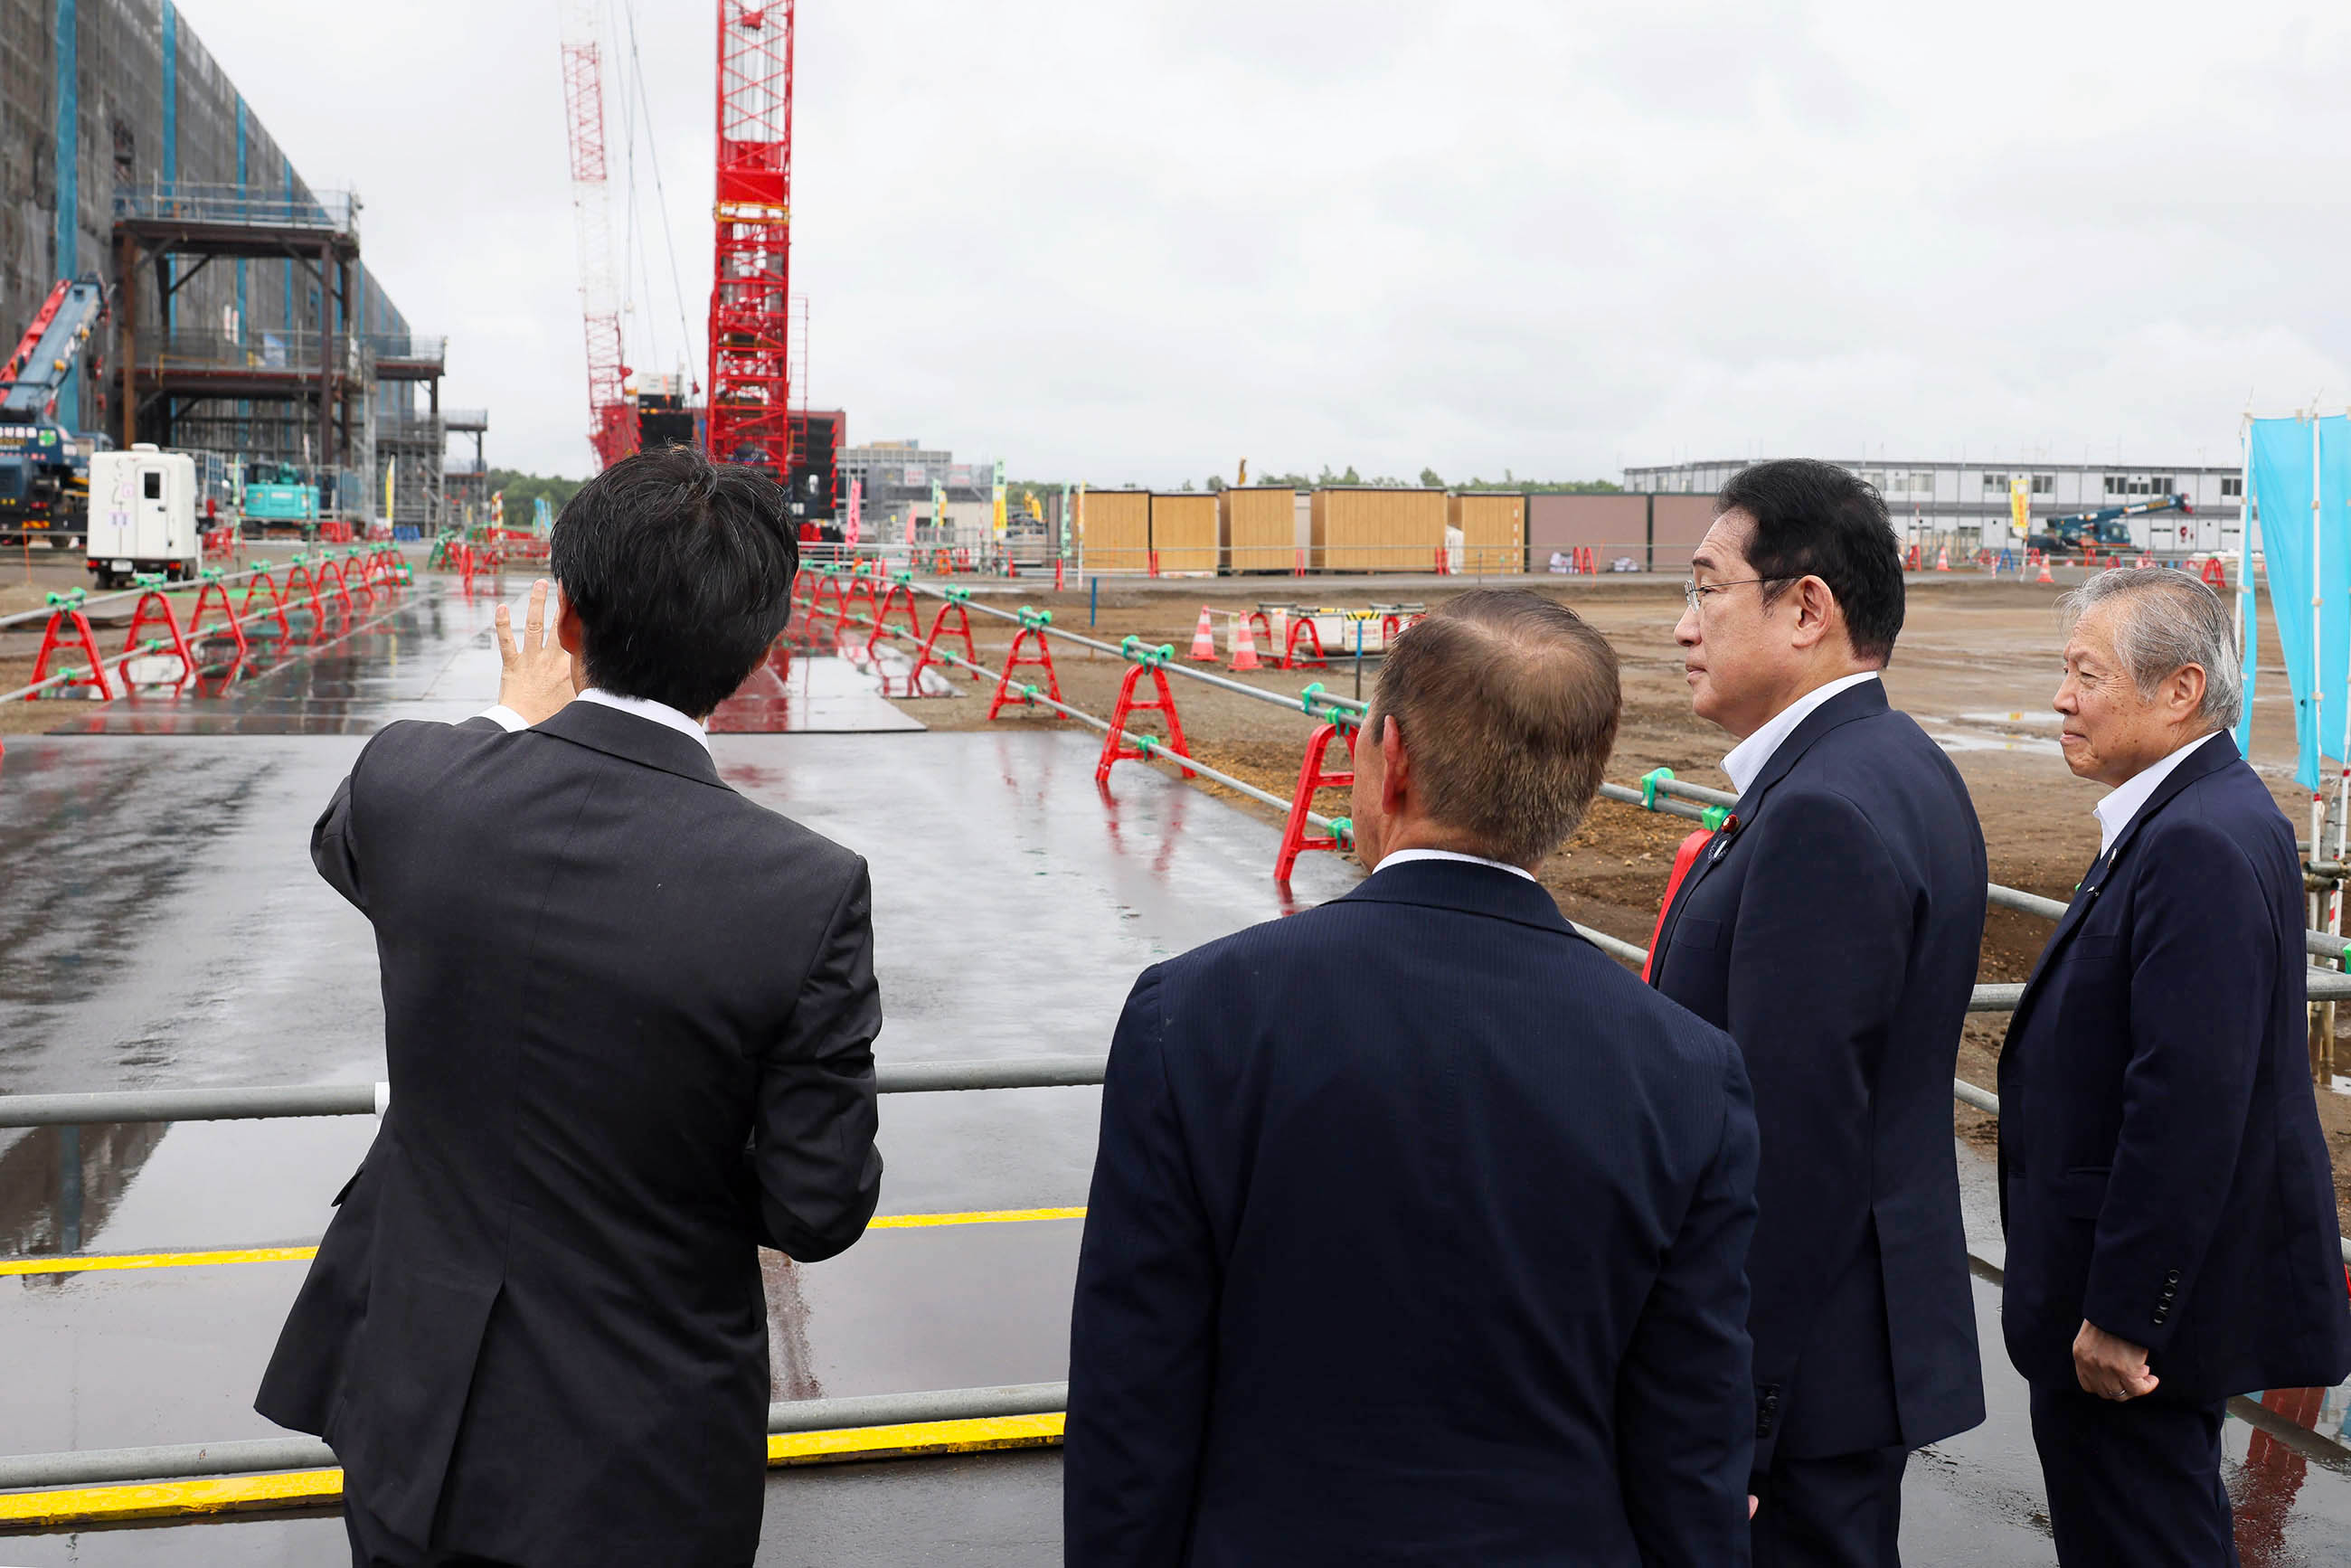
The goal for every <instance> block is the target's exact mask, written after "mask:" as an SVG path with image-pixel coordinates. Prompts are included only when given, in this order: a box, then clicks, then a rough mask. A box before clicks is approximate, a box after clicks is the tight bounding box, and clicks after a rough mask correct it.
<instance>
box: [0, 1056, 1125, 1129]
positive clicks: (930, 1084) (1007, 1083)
mask: <svg viewBox="0 0 2351 1568" xmlns="http://www.w3.org/2000/svg"><path fill="white" fill-rule="evenodd" d="M1107 1060H1108V1059H1107V1058H1104V1057H1100V1056H1008V1057H1000V1058H997V1059H995V1060H992V1061H991V1060H982V1061H910V1062H888V1063H884V1064H882V1065H880V1066H878V1067H877V1068H875V1070H874V1078H875V1080H876V1084H875V1086H876V1088H878V1089H879V1090H880V1092H883V1093H884V1094H927V1093H943V1092H956V1091H962V1090H977V1089H1065V1088H1074V1087H1080V1086H1082V1085H1086V1084H1093V1083H1100V1082H1102V1064H1103V1063H1104V1061H1107ZM388 1092H389V1085H386V1084H381V1083H304V1084H291V1085H276V1086H269V1087H264V1088H237V1089H226V1088H223V1089H121V1090H112V1091H109V1092H102V1093H97V1094H0V1128H7V1127H52V1126H65V1127H74V1126H91V1125H95V1124H99V1123H102V1122H242V1121H265V1120H276V1119H278V1118H280V1117H287V1116H372V1115H374V1114H375V1113H376V1112H377V1111H378V1110H379V1109H380V1108H381V1104H380V1102H381V1099H382V1098H383V1096H384V1095H385V1094H387V1093H388Z"/></svg>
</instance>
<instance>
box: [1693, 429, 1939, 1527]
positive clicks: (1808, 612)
mask: <svg viewBox="0 0 2351 1568" xmlns="http://www.w3.org/2000/svg"><path fill="white" fill-rule="evenodd" d="M1715 511H1716V517H1715V521H1714V526H1713V527H1712V528H1710V529H1708V532H1707V536H1706V538H1705V540H1704V542H1703V543H1701V544H1700V545H1699V546H1698V549H1697V550H1696V551H1695V552H1694V553H1693V555H1692V556H1691V559H1690V575H1691V582H1690V586H1689V588H1688V589H1687V598H1688V601H1689V602H1688V607H1687V612H1685V613H1684V614H1683V616H1682V619H1681V623H1680V625H1679V626H1677V628H1676V629H1675V636H1676V638H1677V640H1678V641H1679V642H1680V643H1681V645H1682V648H1683V650H1684V663H1685V664H1686V666H1687V674H1688V680H1689V685H1690V695H1691V702H1692V706H1694V707H1695V708H1696V709H1697V712H1698V716H1699V717H1701V718H1706V719H1710V720H1712V721H1713V722H1714V723H1716V724H1719V725H1720V726H1721V727H1723V728H1724V729H1725V730H1727V731H1729V733H1730V734H1731V735H1733V736H1735V737H1738V738H1739V745H1738V746H1737V747H1735V748H1733V749H1732V751H1731V752H1730V754H1729V756H1728V757H1726V758H1723V763H1722V766H1723V771H1725V772H1726V773H1728V774H1729V775H1730V779H1731V782H1732V784H1733V785H1734V786H1736V788H1737V789H1738V791H1739V804H1738V806H1737V808H1736V814H1735V816H1733V817H1732V819H1731V820H1730V821H1728V822H1726V823H1725V824H1724V825H1723V827H1722V829H1721V830H1720V831H1719V832H1718V833H1717V834H1716V835H1715V837H1714V840H1713V841H1712V842H1711V843H1710V844H1708V846H1707V847H1706V848H1705V849H1704V850H1703V851H1702V852H1700V854H1699V855H1698V859H1697V861H1696V862H1695V863H1694V864H1693V866H1692V868H1691V870H1690V871H1689V873H1687V876H1686V877H1685V879H1684V880H1683V882H1682V884H1681V886H1680V888H1679V889H1678V890H1677V893H1676V894H1675V895H1674V896H1673V899H1672V903H1671V904H1670V906H1669V907H1668V908H1667V911H1666V913H1665V917H1664V919H1663V921H1662V923H1661V925H1660V927H1659V936H1658V940H1657V943H1656V952H1655V953H1654V954H1653V955H1652V956H1651V960H1650V974H1651V975H1652V977H1654V979H1655V981H1656V986H1657V988H1658V989H1660V990H1662V991H1664V992H1665V994H1666V995H1667V996H1669V997H1671V998H1674V999H1675V1000H1676V1001H1677V1002H1680V1003H1681V1004H1682V1005H1683V1006H1685V1007H1687V1008H1688V1009H1691V1010H1692V1011H1693V1012H1696V1013H1697V1014H1698V1016H1699V1017H1700V1018H1703V1019H1706V1020H1707V1021H1708V1022H1709V1023H1712V1024H1715V1025H1717V1026H1719V1027H1720V1028H1722V1029H1725V1030H1729V1032H1730V1037H1731V1038H1732V1039H1733V1040H1737V1041H1738V1042H1739V1048H1740V1051H1741V1052H1742V1053H1743V1055H1744V1056H1745V1058H1746V1061H1747V1071H1748V1074H1749V1076H1750V1078H1751V1079H1752V1080H1753V1082H1754V1084H1755V1113H1756V1119H1757V1122H1758V1124H1760V1126H1761V1131H1762V1138H1763V1161H1762V1172H1761V1177H1760V1178H1759V1181H1758V1184H1757V1200H1758V1202H1759V1204H1760V1205H1761V1217H1760V1218H1758V1220H1757V1222H1756V1230H1755V1245H1754V1249H1753V1252H1752V1254H1751V1256H1750V1260H1749V1262H1748V1269H1747V1275H1748V1282H1749V1284H1750V1287H1751V1288H1752V1290H1753V1291H1754V1302H1753V1305H1752V1306H1751V1307H1750V1309H1749V1312H1748V1326H1749V1329H1750V1332H1751V1333H1753V1335H1754V1340H1755V1391H1754V1397H1755V1439H1756V1440H1755V1470H1756V1477H1755V1490H1756V1492H1757V1494H1758V1496H1759V1497H1760V1498H1761V1508H1760V1510H1759V1511H1758V1512H1757V1514H1756V1516H1755V1527H1754V1540H1755V1562H1756V1563H1757V1565H1758V1568H1782V1565H1787V1564H1805V1565H1813V1564H1818V1565H1821V1568H1832V1565H1834V1568H1891V1565H1893V1564H1896V1563H1898V1562H1899V1560H1900V1559H1899V1553H1898V1548H1897V1538H1898V1533H1899V1530H1900V1525H1901V1504H1902V1474H1903V1470H1904V1468H1905V1466H1906V1464H1907V1460H1908V1457H1909V1453H1910V1450H1911V1449H1913V1448H1918V1447H1920V1446H1922V1445H1924V1444H1927V1443H1931V1442H1933V1441H1935V1440H1936V1439H1937V1438H1939V1437H1949V1436H1950V1435H1951V1434H1953V1433H1955V1432H1960V1431H1964V1430H1966V1429H1967V1428H1968V1427H1972V1426H1974V1425H1976V1424H1977V1423H1978V1422H1980V1421H1981V1420H1982V1419H1983V1383H1982V1367H1981V1364H1980V1361H1979V1359H1978V1353H1977V1349H1976V1331H1975V1309H1974V1304H1973V1301H1972V1300H1971V1297H1970V1287H1969V1283H1968V1270H1967V1238H1966V1235H1965V1232H1964V1230H1963V1228H1962V1227H1961V1223H1960V1217H1959V1173H1958V1168H1957V1165H1956V1161H1955V1156H1954V1151H1953V1147H1952V1140H1951V1071H1952V1067H1953V1064H1954V1062H1955V1061H1956V1060H1957V1058H1958V1055H1959V1028H1960V1025H1961V1024H1962V1023H1963V1022H1964V1021H1965V1015H1966V1011H1967V1005H1968V998H1969V994H1970V991H1971V989H1972V988H1973V987H1974V984H1975V975H1976V961H1977V955H1978V951H1979V947H1980V943H1981V940H1982V936H1983V915H1984V847H1983V834H1982V831H1980V829H1979V828H1978V826H1977V824H1976V815H1975V810H1974V808H1973V806H1972V805H1970V802H1969V800H1968V792H1967V789H1966V786H1964V785H1963V784H1962V783H1961V782H1960V781H1959V773H1958V771H1957V770H1956V769H1955V768H1952V766H1951V764H1950V761H1949V758H1946V757H1945V756H1944V755H1943V753H1942V751H1941V750H1940V749H1939V748H1938V747H1937V746H1936V745H1935V743H1934V742H1933V741H1931V740H1929V739H1928V738H1927V736H1926V734H1925V733H1924V732H1923V731H1922V730H1920V729H1919V727H1917V724H1915V723H1913V722H1912V721H1911V719H1910V718H1909V716H1907V715H1906V714H1902V713H1898V712H1896V711H1895V710H1894V709H1892V708H1890V707H1888V706H1886V690H1885V686H1884V685H1883V684H1882V683H1881V682H1880V680H1879V678H1878V672H1879V671H1880V670H1882V669H1884V668H1885V666H1886V663H1887V661H1888V660H1890V659H1891V658H1892V657H1893V653H1894V641H1895V638H1896V635H1897V634H1898V633H1899V632H1901V630H1902V612H1903V586H1902V560H1901V556H1900V553H1899V552H1898V550H1897V549H1896V545H1895V540H1894V534H1893V530H1892V529H1891V528H1889V527H1888V526H1887V522H1886V507H1885V503H1884V502H1883V501H1881V500H1880V499H1879V498H1878V496H1877V493H1876V491H1875V490H1874V489H1872V488H1870V487H1869V486H1867V485H1865V484H1864V483H1862V481H1861V480H1859V479H1858V478H1856V477H1855V476H1853V475H1852V474H1850V473H1848V472H1846V471H1845V470H1844V469H1842V468H1839V467H1836V466H1834V465H1831V464H1826V463H1814V462H1809V461H1803V460H1793V461H1786V462H1774V463H1759V464H1756V465H1753V466H1751V467H1749V468H1746V469H1743V470H1741V471H1740V473H1739V474H1737V475H1736V476H1733V477H1732V479H1731V481H1730V483H1729V485H1728V486H1725V487H1724V489H1723V491H1722V493H1721V495H1720V496H1719V497H1717V499H1716V504H1715Z"/></svg>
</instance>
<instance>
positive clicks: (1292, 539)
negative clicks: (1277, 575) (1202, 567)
mask: <svg viewBox="0 0 2351 1568" xmlns="http://www.w3.org/2000/svg"><path fill="white" fill-rule="evenodd" d="M1297 517H1298V492H1297V491H1295V490H1285V489H1280V488H1277V487H1275V486H1270V485H1251V486H1247V487H1245V488H1240V489H1228V490H1223V491H1219V492H1218V493H1217V544H1218V546H1219V547H1221V548H1222V549H1223V551H1224V565H1225V570H1227V571H1290V570H1294V569H1295V568H1296V566H1297V564H1298V545H1297V538H1298V524H1297Z"/></svg>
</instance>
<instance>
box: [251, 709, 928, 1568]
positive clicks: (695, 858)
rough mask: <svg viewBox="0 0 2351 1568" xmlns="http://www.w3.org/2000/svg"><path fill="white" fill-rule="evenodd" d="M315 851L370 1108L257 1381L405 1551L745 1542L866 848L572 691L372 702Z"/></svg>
mask: <svg viewBox="0 0 2351 1568" xmlns="http://www.w3.org/2000/svg"><path fill="white" fill-rule="evenodd" d="M311 855H312V858H313V859H314V860H315V861H316V862H317V863H318V866H319V873H320V874H321V875H323V876H325V878H326V879H327V880H328V881H329V883H332V884H333V885H334V886H335V887H336V889H337V890H338V891H340V893H341V894H343V895H344V896H345V897H346V898H348V899H350V901H351V902H352V903H353V904H356V905H357V906H358V907H359V908H360V911H361V912H363V913H364V914H365V915H367V917H368V919H369V920H370V921H371V923H372V924H373V925H374V926H375V936H376V947H377V952H378V954H379V956H380V958H381V966H382V974H383V1003H384V1037H385V1041H384V1043H385V1051H386V1054H387V1055H388V1057H389V1059H390V1061H391V1071H392V1103H391V1109H390V1111H389V1113H387V1114H386V1116H385V1118H384V1123H383V1126H382V1129H381V1132H380V1133H379V1134H377V1137H376V1141H375V1144H374V1146H373V1147H372V1148H371V1150H370V1151H369V1154H368V1156H367V1160H366V1163H365V1165H364V1166H362V1167H361V1169H360V1174H359V1175H358V1176H356V1177H355V1178H354V1179H353V1183H352V1185H351V1186H350V1187H349V1188H347V1189H346V1194H347V1197H346V1200H345V1201H343V1202H342V1204H341V1207H340V1210H339V1212H338V1213H337V1215H336V1217H335V1219H334V1222H333V1223H332V1224H331V1225H330V1226H329V1228H328V1230H327V1235H326V1238H325V1239H324V1240H323V1241H322V1243H321V1244H320V1246H319V1257H318V1260H317V1261H316V1262H315V1263H314V1264H313V1265H312V1267H311V1270H310V1274H309V1277H308V1280H307V1281H306V1282H305V1284H304V1286H303V1290H302V1292H301V1295H300V1296H299V1298H298V1300H297V1301H296V1302H295V1306H294V1310H293V1313H292V1315H291V1316H290V1317H289V1318H288V1319H287V1323H286V1327H285V1330H284V1333H283V1334H282V1335H281V1337H280V1339H279V1341H278V1345H277V1354H276V1355H275V1357H274V1358H273V1359H272V1361H271V1363H270V1365H269V1371H268V1374H267V1375H266V1378H265V1380H264V1382H263V1384H262V1388H261V1393H260V1397H259V1398H258V1400H257V1401H256V1408H258V1409H259V1410H260V1412H261V1413H262V1414H263V1415H265V1416H269V1417H270V1418H271V1419H272V1420H274V1421H277V1422H278V1423H279V1424H281V1425H283V1426H287V1427H296V1428H298V1429H301V1430H305V1431H311V1432H318V1433H321V1434H323V1435H324V1436H325V1437H326V1438H327V1440H328V1441H329V1443H330V1444H331V1445H332V1446H333V1447H334V1449H335V1451H336V1453H337V1455H338V1456H339V1457H340V1458H341V1459H342V1461H343V1464H344V1467H345V1469H346V1479H345V1486H346V1488H347V1490H348V1491H349V1493H350V1496H351V1497H352V1498H353V1499H354V1500H356V1501H358V1502H359V1503H360V1504H361V1505H362V1506H364V1507H365V1508H367V1509H368V1510H369V1511H371V1513H373V1514H374V1515H375V1516H376V1517H377V1518H378V1519H379V1520H380V1521H382V1522H383V1524H384V1525H385V1526H386V1527H387V1528H389V1529H391V1530H392V1531H394V1532H395V1533H397V1534H399V1535H400V1536H402V1537H404V1538H405V1539H407V1540H408V1541H409V1542H413V1543H414V1544H417V1545H420V1546H422V1545H423V1544H426V1543H428V1542H429V1543H431V1544H434V1545H440V1546H445V1547H448V1548H451V1549H452V1550H455V1551H461V1552H467V1553H472V1554H477V1555H480V1556H484V1557H489V1558H495V1559H497V1560H499V1561H502V1562H510V1563H521V1564H542V1563H543V1564H563V1565H565V1568H571V1565H575V1564H583V1563H588V1564H593V1563H612V1564H623V1563H625V1564H632V1565H635V1564H644V1563H679V1564H687V1563H691V1564H696V1565H700V1564H705V1563H748V1562H749V1561H750V1560H751V1557H752V1553H753V1552H754V1551H755V1549H756V1547H757V1545H758V1534H759V1516H760V1507H761V1502H762V1500H763V1497H764V1488H765V1477H764V1470H765V1466H766V1443H765V1437H766V1431H767V1408H768V1336H767V1310H766V1301H765V1296H764V1292H763V1290H762V1287H761V1281H760V1273H759V1261H758V1246H759V1245H760V1244H761V1243H765V1244H766V1245H768V1246H771V1247H776V1248H779V1249H782V1250H783V1251H785V1252H787V1253H789V1254H790V1255H791V1256H793V1257H795V1258H799V1259H804V1260H814V1259H820V1258H826V1257H830V1256H831V1255H832V1254H833V1253H836V1252H838V1251H840V1250H841V1249H842V1248H844V1247H847V1246H848V1245H849V1244H850V1243H851V1242H852V1241H854V1240H855V1239H857V1238H858V1236H859V1235H860V1234H861V1233H862V1231H863V1229H864V1228H865V1222H866V1220H867V1219H868V1218H870V1217H871V1216H872V1212H873V1206H874V1202H875V1199H876V1197H877V1196H878V1193H879V1190H880V1181H881V1170H882V1162H881V1157H880V1155H877V1154H876V1153H875V1152H874V1148H873V1134H874V1075H873V1057H872V1040H873V1036H874V1034H875V1031H876V1030H878V1029H879V1028H880V1027H881V1003H880V997H879V993H878V992H877V990H876V988H875V986H874V982H873V972H872V929H871V925H870V918H869V904H870V894H869V890H868V885H867V880H866V873H865V866H864V862H862V861H861V860H860V859H859V858H858V857H857V856H856V855H854V854H852V853H851V852H849V851H847V850H844V849H842V848H841V847H840V846H838V845H836V844H832V843H830V842H828V841H825V840H823V839H821V838H819V837H818V836H817V835H816V834H814V833H812V832H810V831H808V830H807V829H805V828H802V827H800V826H799V825H798V824H797V823H794V822H791V821H787V820H786V819H784V818H782V817H779V816H778V815H776V814H775V813H773V812H771V811H768V810H765V809H764V808H762V807H759V806H757V805H754V804H752V803H751V802H750V801H748V800H744V799H743V798H742V797H741V796H739V795H737V794H736V793H735V792H734V791H733V790H731V789H727V788H726V786H725V785H724V784H722V783H720V782H719V779H718V774H717V770H716V768H715V767H714V766H713V764H712V762H711V759H710V758H709V756H708V754H707V753H706V752H705V751H704V749H703V748H702V747H699V746H697V745H696V744H695V742H694V740H693V738H692V737H687V736H683V735H680V734H677V733H676V732H674V731H673V730H670V729H666V728H664V727H662V726H661V725H659V724H656V723H653V721H651V720H649V719H645V718H642V717H639V716H635V715H633V714H626V713H622V712H618V711H616V710H614V709H611V708H609V707H604V706H598V705H596V704H592V703H582V702H576V703H573V704H571V705H570V706H568V707H566V708H564V709H563V710H562V711H561V712H559V713H558V714H557V715H556V716H554V717H552V718H550V719H549V720H548V721H547V722H546V723H545V724H542V725H540V726H538V727H537V728H535V729H528V730H523V731H520V732H517V733H515V734H508V733H507V732H506V731H504V730H502V729H500V728H499V727H497V726H496V724H495V723H492V722H490V721H489V720H486V719H479V720H472V721H469V722H467V723H465V724H462V725H457V726H454V727H453V726H449V725H442V724H422V723H404V724H395V725H392V726H389V727H386V728H385V729H384V730H383V731H382V732H381V733H380V734H379V735H377V736H376V737H374V738H373V739H372V740H371V741H370V742H369V743H368V746H367V748H366V749H365V750H364V751H363V752H361V753H360V758H359V761H358V763H357V764H356V765H355V766H354V767H353V768H352V770H351V775H350V778H349V779H346V780H345V781H344V782H343V784H342V786H341V787H340V789H338V790H337V791H336V793H335V798H334V801H333V803H332V804H331V805H329V807H328V809H327V812H326V815H325V816H323V817H321V818H320V819H319V825H318V828H317V831H316V832H315V833H314V835H313V837H312V840H311Z"/></svg>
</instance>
